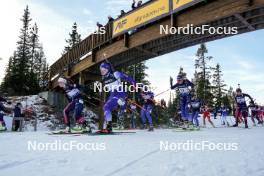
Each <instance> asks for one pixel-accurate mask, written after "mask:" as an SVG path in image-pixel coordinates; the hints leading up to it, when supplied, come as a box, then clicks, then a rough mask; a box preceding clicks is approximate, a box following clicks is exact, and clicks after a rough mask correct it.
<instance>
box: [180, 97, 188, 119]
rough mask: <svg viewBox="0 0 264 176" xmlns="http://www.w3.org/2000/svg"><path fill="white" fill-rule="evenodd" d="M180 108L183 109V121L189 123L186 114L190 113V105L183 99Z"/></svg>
mask: <svg viewBox="0 0 264 176" xmlns="http://www.w3.org/2000/svg"><path fill="white" fill-rule="evenodd" d="M180 107H181V118H182V120H183V121H188V116H187V115H186V113H187V112H188V105H187V100H186V98H182V99H181V100H180Z"/></svg>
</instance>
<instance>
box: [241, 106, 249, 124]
mask: <svg viewBox="0 0 264 176" xmlns="http://www.w3.org/2000/svg"><path fill="white" fill-rule="evenodd" d="M242 116H243V117H244V120H245V128H248V122H247V117H248V111H247V110H243V111H242Z"/></svg>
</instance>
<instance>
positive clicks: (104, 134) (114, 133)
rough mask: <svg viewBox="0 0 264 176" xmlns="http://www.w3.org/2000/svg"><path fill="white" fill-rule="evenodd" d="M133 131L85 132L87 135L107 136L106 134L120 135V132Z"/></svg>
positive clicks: (132, 132)
mask: <svg viewBox="0 0 264 176" xmlns="http://www.w3.org/2000/svg"><path fill="white" fill-rule="evenodd" d="M135 133H136V132H135V131H115V132H111V133H100V132H94V133H87V135H89V136H107V135H122V134H135Z"/></svg>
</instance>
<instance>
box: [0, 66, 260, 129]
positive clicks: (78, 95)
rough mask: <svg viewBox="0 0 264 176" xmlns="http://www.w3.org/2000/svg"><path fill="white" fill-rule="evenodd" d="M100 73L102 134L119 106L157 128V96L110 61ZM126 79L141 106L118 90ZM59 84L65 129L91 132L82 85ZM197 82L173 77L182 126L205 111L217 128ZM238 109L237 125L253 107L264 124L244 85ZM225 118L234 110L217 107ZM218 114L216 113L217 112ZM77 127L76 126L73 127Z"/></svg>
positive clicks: (195, 123) (1, 125) (0, 105)
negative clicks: (194, 91) (104, 88)
mask: <svg viewBox="0 0 264 176" xmlns="http://www.w3.org/2000/svg"><path fill="white" fill-rule="evenodd" d="M100 72H101V75H102V82H103V83H104V84H105V85H106V86H108V87H109V88H110V95H109V97H108V99H107V101H106V102H104V107H103V111H104V125H103V129H102V130H100V131H99V132H100V133H106V134H107V133H111V132H112V130H113V129H112V113H113V111H114V110H116V109H117V108H119V115H120V114H121V115H122V116H123V117H124V114H126V110H127V108H128V109H129V110H130V112H131V127H132V128H135V118H136V116H137V109H138V108H140V110H141V111H140V117H141V121H142V124H143V128H144V129H147V128H148V129H149V131H153V128H154V125H153V118H152V110H153V108H154V107H155V104H156V102H155V100H154V98H155V96H154V93H153V92H151V91H149V90H148V91H144V90H136V89H138V88H137V87H136V81H135V80H134V79H133V78H132V77H130V76H129V75H127V74H125V73H123V72H119V71H114V69H113V67H112V66H111V64H110V63H109V62H103V63H102V64H101V65H100ZM122 81H127V82H129V83H130V84H131V85H132V86H133V88H134V89H135V90H136V91H138V92H139V95H140V97H141V99H142V102H143V104H142V105H139V104H137V103H136V102H134V101H133V100H131V99H129V97H128V92H125V91H124V90H122V91H120V90H118V88H119V85H121V84H122ZM58 84H59V87H61V88H63V89H64V90H65V93H66V95H67V98H68V101H69V103H68V105H67V106H66V107H65V109H64V111H63V116H64V123H65V125H66V129H65V132H74V131H77V132H78V131H87V132H89V131H90V130H91V129H90V128H89V125H88V124H87V122H86V120H85V118H84V116H83V109H84V100H83V93H82V91H81V88H80V86H78V85H76V84H74V82H72V81H71V80H69V79H66V78H63V77H60V78H59V79H58ZM193 87H194V84H193V83H192V82H191V81H190V80H188V79H187V78H186V74H184V73H179V75H178V76H177V83H176V84H173V79H172V78H171V79H170V89H171V90H174V89H176V90H177V91H178V94H179V97H180V100H179V101H180V102H179V104H180V116H181V121H182V125H181V126H180V127H181V128H182V129H197V128H199V127H200V124H199V120H198V117H199V114H200V113H202V118H203V126H206V120H207V121H208V122H209V123H210V124H211V125H212V127H215V125H214V123H213V122H212V120H211V112H212V110H211V109H210V108H209V107H208V106H207V105H206V104H204V103H203V102H202V101H201V100H200V99H199V98H198V97H197V96H196V95H193V94H192V93H191V92H192V89H193ZM246 98H249V99H250V106H248V105H247V101H246ZM234 100H235V104H236V108H235V115H234V116H235V124H234V125H233V127H237V126H238V124H239V123H241V122H244V124H245V128H248V121H247V117H248V116H249V107H250V109H251V120H252V122H253V125H254V126H255V125H256V123H255V119H257V120H258V124H263V108H262V107H258V106H255V104H254V101H253V99H252V97H251V96H249V95H248V94H245V93H243V92H242V90H241V89H240V88H237V89H236V95H235V97H234ZM4 102H6V100H5V99H4V98H2V97H0V130H5V129H6V127H5V126H6V125H5V122H4V118H3V116H4V113H10V110H8V108H6V107H5V106H4ZM13 111H14V115H15V117H21V116H22V114H21V104H20V103H18V104H17V105H16V106H15V108H14V110H13ZM71 112H73V116H74V119H75V122H76V124H74V125H71V124H70V117H69V115H70V113H71ZM219 113H220V117H221V122H222V125H225V126H230V124H229V123H228V121H227V116H228V114H229V113H230V109H229V108H227V107H226V106H224V105H221V107H220V108H218V109H215V110H214V114H219ZM214 116H216V115H214ZM14 125H15V129H16V130H17V129H18V125H19V124H18V123H15V124H14ZM71 126H73V127H71Z"/></svg>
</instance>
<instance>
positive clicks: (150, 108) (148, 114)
mask: <svg viewBox="0 0 264 176" xmlns="http://www.w3.org/2000/svg"><path fill="white" fill-rule="evenodd" d="M152 109H153V107H152V106H151V105H148V106H147V109H146V110H147V112H146V116H147V118H148V121H149V124H150V125H153V121H152V117H151V112H152Z"/></svg>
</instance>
